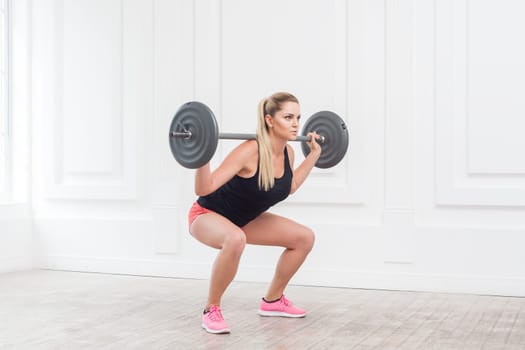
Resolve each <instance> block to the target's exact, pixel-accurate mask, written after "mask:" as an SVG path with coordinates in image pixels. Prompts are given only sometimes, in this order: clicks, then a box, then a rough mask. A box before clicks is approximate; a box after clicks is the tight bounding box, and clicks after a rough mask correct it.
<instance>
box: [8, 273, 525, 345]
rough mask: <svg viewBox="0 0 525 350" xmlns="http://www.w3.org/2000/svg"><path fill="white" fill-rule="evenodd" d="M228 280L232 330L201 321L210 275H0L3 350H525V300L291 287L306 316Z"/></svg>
mask: <svg viewBox="0 0 525 350" xmlns="http://www.w3.org/2000/svg"><path fill="white" fill-rule="evenodd" d="M265 288H266V286H265V285H263V284H257V283H240V282H236V283H233V284H232V286H231V287H230V288H229V289H228V291H227V294H226V296H225V298H224V300H223V310H224V311H223V314H224V317H225V318H226V320H227V321H228V323H229V324H230V326H231V328H232V333H231V334H228V335H212V334H208V333H206V332H205V331H204V330H203V329H202V328H201V327H200V312H201V310H202V307H203V304H204V301H205V297H206V291H207V281H200V280H179V279H169V278H150V277H135V276H117V275H104V274H89V273H74V272H58V271H30V272H17V273H10V274H3V275H0V349H2V350H4V349H17V350H19V349H68V350H69V349H74V350H78V349H119V350H122V349H144V350H146V349H148V350H149V349H243V350H244V349H382V350H383V349H418V350H419V349H447V350H449V349H461V350H470V349H525V298H507V297H495V296H476V295H458V294H434V293H415V292H399V291H377V290H357V289H339V288H321V287H302V286H290V287H289V288H288V290H287V296H288V297H289V298H290V299H291V300H293V301H294V302H295V303H296V304H298V305H299V306H302V307H305V308H307V309H308V311H309V313H308V315H307V317H306V318H304V319H283V318H264V317H260V316H258V315H257V314H256V308H257V305H258V302H259V298H260V297H261V296H262V294H263V292H264V290H265Z"/></svg>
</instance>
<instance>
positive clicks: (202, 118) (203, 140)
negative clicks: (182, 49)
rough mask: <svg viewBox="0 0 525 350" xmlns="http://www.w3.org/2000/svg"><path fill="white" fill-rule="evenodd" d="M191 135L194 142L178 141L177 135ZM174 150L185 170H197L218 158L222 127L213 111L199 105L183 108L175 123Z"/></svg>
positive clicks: (195, 102) (194, 102)
mask: <svg viewBox="0 0 525 350" xmlns="http://www.w3.org/2000/svg"><path fill="white" fill-rule="evenodd" d="M186 131H189V132H190V133H191V137H190V138H182V137H174V136H173V134H172V133H173V132H186ZM169 139H170V149H171V153H172V154H173V157H175V159H176V160H177V162H179V163H180V164H181V165H182V166H184V167H186V168H190V169H196V168H199V167H201V166H203V165H204V164H206V163H207V162H209V161H210V159H211V158H212V157H213V155H214V154H215V150H216V149H217V144H218V142H219V127H218V126H217V120H216V119H215V116H214V115H213V112H212V111H211V109H209V108H208V106H206V105H205V104H203V103H201V102H197V101H193V102H187V103H185V104H183V105H182V106H181V107H180V108H179V110H178V111H177V113H175V116H174V117H173V120H172V121H171V126H170V135H169Z"/></svg>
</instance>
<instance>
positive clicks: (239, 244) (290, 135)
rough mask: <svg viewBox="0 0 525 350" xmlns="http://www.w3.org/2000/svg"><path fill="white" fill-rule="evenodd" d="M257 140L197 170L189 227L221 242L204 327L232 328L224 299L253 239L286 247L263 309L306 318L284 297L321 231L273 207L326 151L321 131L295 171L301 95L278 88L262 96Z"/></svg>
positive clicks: (262, 312)
mask: <svg viewBox="0 0 525 350" xmlns="http://www.w3.org/2000/svg"><path fill="white" fill-rule="evenodd" d="M258 114H259V116H258V126H257V140H248V141H245V142H243V143H241V144H240V145H239V146H237V147H236V148H235V149H234V150H233V151H232V152H231V153H230V154H229V155H228V156H227V157H226V158H225V159H224V161H223V162H222V164H221V165H220V166H219V167H218V168H217V169H216V170H214V171H213V172H211V170H210V165H209V163H208V164H206V165H204V166H202V167H201V168H199V169H197V170H196V173H195V193H196V194H197V195H198V196H199V198H198V199H197V201H196V202H195V203H194V204H193V206H192V208H191V210H190V214H189V225H190V233H191V234H192V235H193V237H195V238H196V239H197V240H199V241H200V242H202V243H204V244H206V245H208V246H210V247H213V248H216V249H219V253H218V255H217V258H216V260H215V263H214V265H213V268H212V273H211V279H210V287H209V294H208V301H207V304H206V307H205V309H204V313H203V315H202V327H203V328H204V329H205V330H206V331H208V332H210V333H229V332H230V327H229V326H228V324H227V323H226V322H225V321H224V318H223V316H222V313H221V308H220V305H221V298H222V296H223V294H224V292H225V291H226V288H227V287H228V285H229V284H230V283H231V282H232V280H233V278H234V277H235V274H236V272H237V268H238V266H239V261H240V258H241V254H242V252H243V250H244V247H245V245H246V244H257V245H266V246H280V247H284V248H285V250H284V251H283V253H282V255H281V257H280V259H279V261H278V263H277V267H276V270H275V275H274V277H273V280H272V282H271V284H270V287H269V288H268V291H267V292H266V295H265V296H264V297H263V298H262V301H261V303H260V306H259V310H258V313H259V314H260V315H262V316H284V317H304V316H305V315H306V311H305V310H303V309H300V308H298V307H295V306H294V305H293V304H292V303H291V302H290V301H289V300H288V299H286V298H285V297H284V290H285V288H286V286H287V284H288V282H289V281H290V279H291V278H292V276H293V275H294V274H295V273H296V271H297V270H298V269H299V267H300V266H301V265H302V263H303V261H304V260H305V258H306V256H307V255H308V253H309V252H310V250H311V249H312V246H313V244H314V233H313V232H312V230H310V229H309V228H307V227H305V226H303V225H301V224H298V223H296V222H294V221H292V220H290V219H287V218H284V217H281V216H278V215H275V214H272V213H269V212H267V210H268V208H270V207H271V206H272V205H274V204H276V203H278V202H280V201H282V200H284V199H285V198H286V197H287V196H288V195H289V194H292V193H294V192H295V191H296V190H297V189H298V188H299V187H300V186H301V185H302V184H303V182H304V181H305V179H306V177H307V176H308V174H309V173H310V171H311V170H312V168H313V167H314V165H315V163H316V161H317V159H318V158H319V156H320V155H321V147H320V146H319V144H318V143H317V142H316V140H317V139H318V138H319V136H318V135H317V134H316V133H309V134H308V135H309V136H310V137H311V141H310V142H308V146H309V147H310V153H309V154H308V156H307V157H306V158H305V159H304V161H303V162H302V163H301V164H300V165H299V167H298V168H296V169H295V170H294V168H293V164H294V152H293V148H292V147H291V146H290V145H288V141H290V140H293V139H295V138H296V137H297V133H298V131H299V119H300V117H301V115H300V109H299V102H298V100H297V98H296V97H294V96H293V95H291V94H289V93H283V92H278V93H275V94H273V95H271V96H270V97H268V98H265V99H263V100H262V101H261V102H260V103H259V113H258Z"/></svg>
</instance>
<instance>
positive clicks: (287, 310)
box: [258, 295, 306, 317]
mask: <svg viewBox="0 0 525 350" xmlns="http://www.w3.org/2000/svg"><path fill="white" fill-rule="evenodd" d="M258 313H259V315H261V316H282V317H304V316H306V310H303V309H300V308H298V307H295V306H293V304H292V302H291V301H290V300H288V299H286V298H285V297H284V295H283V296H281V299H279V300H277V301H274V302H272V303H269V302H267V301H265V300H264V299H263V300H262V301H261V305H260V306H259V310H258Z"/></svg>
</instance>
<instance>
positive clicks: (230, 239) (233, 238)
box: [222, 230, 246, 254]
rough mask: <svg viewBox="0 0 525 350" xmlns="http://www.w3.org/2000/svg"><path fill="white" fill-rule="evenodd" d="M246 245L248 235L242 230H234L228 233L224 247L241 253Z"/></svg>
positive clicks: (235, 252)
mask: <svg viewBox="0 0 525 350" xmlns="http://www.w3.org/2000/svg"><path fill="white" fill-rule="evenodd" d="M245 246H246V235H245V234H244V232H243V231H242V230H238V231H234V232H231V233H229V234H227V235H226V237H225V239H224V244H223V247H222V249H223V250H227V251H229V252H232V253H234V254H240V253H242V252H243V250H244V247H245Z"/></svg>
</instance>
